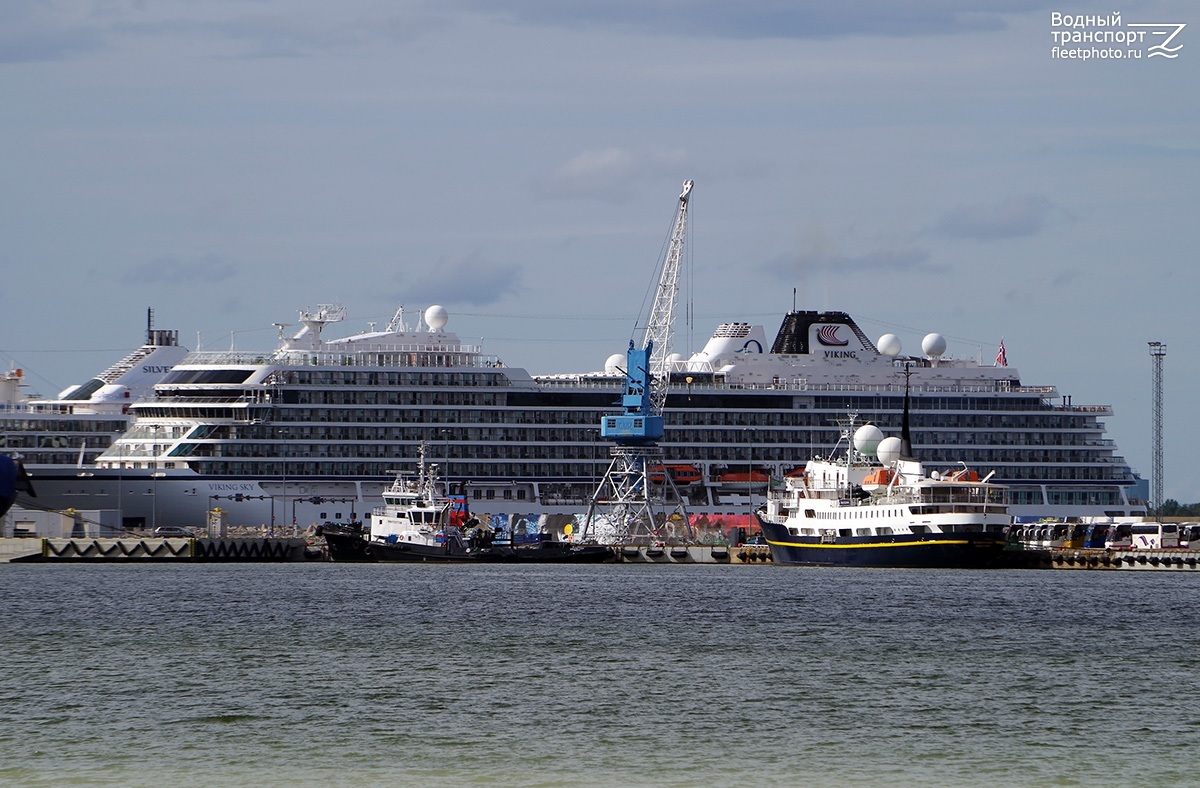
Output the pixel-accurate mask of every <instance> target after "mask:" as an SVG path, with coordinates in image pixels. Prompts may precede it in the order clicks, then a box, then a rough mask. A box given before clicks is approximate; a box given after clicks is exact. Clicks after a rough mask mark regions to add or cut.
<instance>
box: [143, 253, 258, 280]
mask: <svg viewBox="0 0 1200 788" xmlns="http://www.w3.org/2000/svg"><path fill="white" fill-rule="evenodd" d="M236 273H237V267H236V266H235V265H234V264H233V263H230V262H227V261H223V260H221V258H219V257H217V256H216V255H212V254H209V255H204V256H202V257H197V258H195V259H193V260H179V259H177V258H174V257H159V258H156V259H154V260H149V261H147V262H144V263H137V264H136V265H132V266H130V267H129V268H128V269H126V271H125V272H124V273H123V274H121V277H120V282H121V284H125V285H162V284H166V285H186V284H207V283H210V282H221V281H224V280H226V279H230V278H232V277H233V276H234V275H235V274H236Z"/></svg>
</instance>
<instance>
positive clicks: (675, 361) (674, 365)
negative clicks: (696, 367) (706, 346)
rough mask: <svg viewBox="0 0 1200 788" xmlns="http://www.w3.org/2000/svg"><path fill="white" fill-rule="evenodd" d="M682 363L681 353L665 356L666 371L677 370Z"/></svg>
mask: <svg viewBox="0 0 1200 788" xmlns="http://www.w3.org/2000/svg"><path fill="white" fill-rule="evenodd" d="M683 361H684V359H683V354H682V353H672V354H671V355H669V356H667V369H679V367H680V366H681V365H682V364H683Z"/></svg>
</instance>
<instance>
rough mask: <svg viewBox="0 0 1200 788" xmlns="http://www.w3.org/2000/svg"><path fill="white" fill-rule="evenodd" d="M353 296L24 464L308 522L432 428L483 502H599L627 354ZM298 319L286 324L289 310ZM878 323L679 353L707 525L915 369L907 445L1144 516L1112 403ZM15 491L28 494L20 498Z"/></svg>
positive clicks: (353, 503)
mask: <svg viewBox="0 0 1200 788" xmlns="http://www.w3.org/2000/svg"><path fill="white" fill-rule="evenodd" d="M344 320H345V309H344V308H343V307H341V306H337V305H322V306H319V307H318V308H316V309H311V310H305V311H302V312H301V313H300V328H299V330H298V332H296V333H295V334H294V335H290V336H288V335H285V334H284V332H283V329H282V328H281V329H280V338H279V343H278V346H277V347H276V349H275V350H273V351H263V352H238V351H228V352H211V351H204V352H193V353H190V354H189V355H187V356H186V357H185V358H183V359H182V360H180V361H178V362H177V363H175V364H174V365H173V369H171V371H170V372H169V373H168V374H167V375H166V376H165V377H164V378H163V379H162V380H161V381H159V382H158V383H156V384H155V385H154V387H153V388H154V390H153V393H152V395H151V396H148V397H145V398H143V399H141V400H138V401H135V402H132V404H131V405H130V406H129V410H130V413H131V414H132V416H133V418H134V420H133V423H132V425H131V427H130V429H129V430H128V431H127V432H126V433H124V434H123V435H122V436H121V437H120V438H119V439H118V440H116V441H114V442H113V443H112V445H111V446H109V447H108V448H107V449H106V450H105V451H104V452H103V453H102V454H101V455H99V456H98V457H97V458H96V459H95V462H94V463H90V464H88V467H87V468H86V469H83V470H81V469H79V468H76V467H74V466H73V465H72V466H67V467H63V466H62V465H39V464H38V463H36V462H34V463H30V462H28V460H27V462H26V464H27V466H28V467H29V468H30V471H31V473H32V475H33V476H34V483H35V485H36V489H37V491H38V496H39V498H38V501H39V503H43V504H47V503H49V504H51V505H55V506H59V507H67V506H70V507H74V508H76V509H83V510H92V509H119V510H120V511H121V512H122V515H123V523H124V525H125V526H126V527H128V528H138V527H150V526H152V525H182V526H195V525H198V524H202V523H205V522H206V518H207V516H208V513H209V512H210V511H213V510H214V509H220V510H222V511H223V512H224V517H225V519H226V522H227V523H229V524H231V525H238V524H240V525H249V526H273V527H284V526H286V527H300V528H303V527H305V526H308V525H311V524H314V523H318V522H321V521H324V520H332V519H347V518H351V519H353V518H355V517H358V518H361V517H363V514H364V513H366V512H370V511H371V510H372V508H374V507H376V506H379V505H381V504H382V497H381V496H382V491H383V490H384V489H386V487H387V485H388V483H389V482H390V481H391V480H392V479H393V478H394V476H395V474H396V472H397V470H404V468H403V467H402V466H403V465H404V464H405V463H406V462H411V460H410V458H412V457H414V456H416V453H417V447H418V446H419V445H420V444H421V443H425V444H427V446H428V447H429V448H428V453H429V459H430V461H432V462H436V463H439V464H440V466H441V467H440V469H439V471H438V473H439V475H440V476H441V477H442V478H443V479H444V480H446V482H447V483H448V484H450V485H457V484H460V483H465V485H466V486H465V489H466V491H467V495H468V497H469V502H470V506H471V510H472V511H473V512H476V513H479V514H481V515H482V514H491V515H492V516H493V517H494V516H495V514H496V513H511V514H512V515H513V516H514V517H517V516H521V517H540V516H542V515H549V516H563V517H566V518H569V517H571V516H573V515H576V516H577V515H580V514H582V513H584V512H586V511H587V507H588V502H589V500H590V497H591V496H592V494H593V492H594V491H595V490H596V488H597V483H598V481H599V480H600V479H601V478H602V477H603V475H604V472H605V469H606V467H607V465H608V462H609V451H608V448H609V447H608V445H607V444H606V443H605V442H604V441H602V440H601V439H600V436H599V429H598V426H599V424H600V420H601V418H602V416H605V415H608V414H611V413H612V412H614V410H616V409H618V407H617V402H618V401H619V399H620V394H621V390H622V385H623V384H624V381H625V376H624V373H623V371H622V370H621V369H620V366H621V365H622V364H623V363H624V356H623V355H622V354H614V356H612V357H610V359H609V360H608V363H607V364H606V368H605V369H603V370H597V371H592V372H580V373H572V374H554V375H538V376H534V375H531V374H529V373H528V372H527V371H526V370H524V369H522V368H519V367H512V366H506V365H505V364H503V363H502V362H500V361H499V360H498V359H497V358H496V357H494V356H490V355H487V354H485V353H484V352H483V350H482V349H481V348H480V347H478V346H476V345H471V344H467V343H465V342H463V341H462V340H460V339H459V337H458V336H457V335H455V334H454V333H452V332H451V331H449V330H447V324H448V321H449V315H448V314H447V312H446V310H445V309H443V308H442V307H440V306H432V307H429V308H428V309H426V310H424V312H423V313H421V314H420V315H419V316H418V317H417V319H416V320H415V321H414V324H413V325H411V326H410V325H407V324H406V318H405V313H404V309H403V308H402V307H401V308H400V309H398V310H397V311H396V313H395V315H394V316H393V318H392V319H391V321H390V322H389V323H388V325H387V326H386V327H384V328H383V329H382V330H377V328H376V327H375V326H369V327H368V330H367V331H364V332H360V333H354V334H350V335H348V336H342V337H332V338H331V337H330V336H328V335H329V334H333V333H336V328H333V327H331V326H335V325H336V324H338V323H341V322H343V321H344ZM280 325H284V324H280ZM920 344H921V348H920V351H919V352H917V353H905V352H904V350H903V348H902V346H901V342H900V340H899V339H898V338H897V337H896V336H895V335H893V334H885V335H884V336H883V337H881V338H879V339H878V340H876V341H873V340H872V339H871V338H870V337H868V336H867V334H866V333H864V331H863V330H862V329H861V328H860V327H859V325H858V324H857V323H856V322H855V320H854V319H853V318H852V317H851V316H850V315H849V314H847V313H845V312H830V311H820V312H818V311H792V312H790V313H788V314H786V315H785V316H784V317H783V319H782V322H781V324H780V326H779V327H778V330H777V331H776V332H775V336H774V338H773V339H768V337H767V332H766V329H765V328H764V327H763V326H761V325H752V324H749V323H743V322H729V323H723V324H721V325H719V326H718V327H717V328H716V329H715V330H714V331H713V333H712V336H711V337H710V338H709V340H708V341H707V343H706V345H705V346H704V348H703V349H702V350H700V351H699V352H696V353H694V354H692V355H691V357H690V358H683V357H681V356H679V355H674V356H672V357H671V358H670V364H671V373H670V387H669V393H668V397H667V401H666V409H665V413H664V416H665V419H666V424H667V427H666V435H665V437H664V439H663V440H662V441H661V442H660V445H661V446H662V447H663V450H664V456H665V460H664V467H663V468H658V469H653V470H652V473H651V475H650V478H651V480H652V481H653V480H661V479H663V478H664V475H665V474H666V473H668V472H670V473H671V474H672V479H673V480H674V481H675V482H676V483H675V484H674V485H660V486H662V487H665V488H666V489H668V490H670V489H677V490H678V493H679V495H680V496H681V497H682V499H683V503H684V504H685V506H686V510H687V512H688V516H689V517H690V518H691V519H692V521H693V523H694V524H695V525H697V526H698V527H699V528H698V530H699V531H700V532H704V531H705V528H706V526H707V527H712V526H715V527H717V528H721V529H727V528H730V527H733V526H738V525H743V526H746V527H752V524H753V523H754V520H753V516H752V514H751V512H752V511H753V507H754V505H755V503H756V502H757V503H762V501H763V499H764V498H765V495H766V493H767V490H768V486H769V485H772V484H778V483H779V480H781V479H783V478H785V477H786V476H787V475H788V474H796V473H799V472H802V469H803V467H804V465H805V463H806V461H807V460H808V459H809V458H811V457H814V456H815V455H816V453H817V452H819V451H821V450H822V447H828V446H831V445H833V444H834V443H836V439H837V438H838V436H839V426H838V424H839V422H840V421H841V420H843V419H844V418H845V416H846V414H847V413H849V412H854V413H857V414H859V417H860V418H861V419H862V420H863V421H864V422H869V423H872V424H874V425H876V426H877V427H879V428H880V429H882V430H884V431H888V432H895V431H896V430H897V429H898V428H899V426H900V421H901V413H902V407H903V399H904V388H905V382H904V370H905V369H906V368H907V369H908V370H909V371H910V373H911V380H910V385H911V393H912V416H911V421H912V442H913V446H914V449H915V450H916V451H919V453H920V456H921V457H922V458H923V459H924V460H925V462H926V464H928V465H929V466H930V467H937V466H938V464H939V463H944V464H946V465H947V466H952V465H955V464H957V463H958V462H959V461H965V462H967V463H969V464H970V465H971V467H972V468H976V469H978V470H979V471H980V472H981V473H991V474H992V477H991V478H992V480H993V481H994V482H995V483H997V484H1003V485H1005V486H1007V487H1008V488H1009V490H1010V504H1011V506H1010V511H1011V513H1012V514H1014V515H1017V516H1021V517H1029V518H1038V517H1058V518H1062V517H1100V518H1104V517H1128V516H1139V515H1143V514H1144V513H1145V503H1144V502H1142V501H1139V500H1136V499H1134V498H1133V496H1132V494H1131V490H1132V489H1133V487H1134V484H1135V482H1136V481H1137V478H1136V476H1135V475H1134V473H1133V472H1132V471H1131V469H1130V467H1129V466H1128V465H1127V463H1126V462H1125V461H1124V459H1123V458H1122V457H1121V456H1119V455H1118V453H1117V448H1116V446H1115V445H1114V444H1113V442H1112V441H1111V440H1110V439H1108V438H1106V437H1105V425H1104V421H1103V419H1105V418H1106V417H1110V416H1112V410H1111V408H1110V407H1109V406H1107V405H1076V404H1073V403H1072V402H1071V398H1070V397H1067V396H1064V395H1061V394H1060V393H1059V392H1058V390H1057V389H1056V388H1055V387H1054V386H1052V385H1027V384H1025V383H1024V382H1023V381H1022V380H1021V378H1020V375H1019V374H1018V372H1017V370H1016V369H1015V368H1014V367H1010V366H1005V365H1001V364H999V363H997V364H992V363H986V364H985V363H982V362H981V361H980V360H965V359H956V358H953V357H951V356H949V355H947V354H946V341H945V339H944V338H943V337H942V336H940V335H938V334H930V335H928V336H926V337H924V339H923V340H922V341H921V342H920ZM18 503H19V502H18Z"/></svg>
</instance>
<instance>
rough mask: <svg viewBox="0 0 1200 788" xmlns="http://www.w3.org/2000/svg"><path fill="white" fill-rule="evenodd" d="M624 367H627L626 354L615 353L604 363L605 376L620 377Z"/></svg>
mask: <svg viewBox="0 0 1200 788" xmlns="http://www.w3.org/2000/svg"><path fill="white" fill-rule="evenodd" d="M624 366H625V354H624V353H613V354H612V355H611V356H609V357H608V359H607V360H606V361H605V362H604V374H605V375H620V374H621V368H622V367H624Z"/></svg>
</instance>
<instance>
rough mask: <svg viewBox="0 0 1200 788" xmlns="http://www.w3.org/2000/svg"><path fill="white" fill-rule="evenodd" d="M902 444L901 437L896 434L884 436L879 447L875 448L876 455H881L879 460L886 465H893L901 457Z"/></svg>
mask: <svg viewBox="0 0 1200 788" xmlns="http://www.w3.org/2000/svg"><path fill="white" fill-rule="evenodd" d="M901 445H902V444H901V443H900V439H899V438H897V437H895V436H892V437H890V438H884V439H883V440H881V441H880V442H879V447H878V448H877V449H875V455H876V456H877V457H879V461H880V462H882V463H883V464H884V465H891V464H892V463H893V462H895V461H896V460H898V459H900V447H901Z"/></svg>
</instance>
